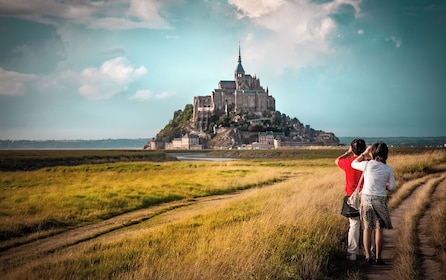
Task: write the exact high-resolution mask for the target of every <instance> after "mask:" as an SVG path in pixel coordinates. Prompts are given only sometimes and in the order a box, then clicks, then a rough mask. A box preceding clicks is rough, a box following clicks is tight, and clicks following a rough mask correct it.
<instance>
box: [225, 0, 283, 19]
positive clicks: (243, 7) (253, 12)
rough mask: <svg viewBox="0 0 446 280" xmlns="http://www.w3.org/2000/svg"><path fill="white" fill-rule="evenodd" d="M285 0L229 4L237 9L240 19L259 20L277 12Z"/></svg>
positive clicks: (244, 0)
mask: <svg viewBox="0 0 446 280" xmlns="http://www.w3.org/2000/svg"><path fill="white" fill-rule="evenodd" d="M283 2H284V0H257V1H252V0H228V3H229V4H231V5H234V6H235V7H237V9H238V11H239V12H240V14H239V17H244V16H246V17H249V18H259V17H261V16H264V15H266V14H269V13H271V12H274V11H275V10H277V9H278V8H279V7H280V6H281V5H282V4H283Z"/></svg>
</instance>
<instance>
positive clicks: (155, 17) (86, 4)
mask: <svg viewBox="0 0 446 280" xmlns="http://www.w3.org/2000/svg"><path fill="white" fill-rule="evenodd" d="M161 3H162V2H161V1H158V0H120V1H78V0H67V1H59V0H33V1H28V0H14V1H10V0H0V16H13V17H18V18H23V19H26V20H31V21H35V22H39V23H44V24H54V25H55V24H57V22H58V21H59V20H60V19H63V20H66V21H68V22H73V23H77V24H83V25H87V26H89V27H90V28H98V29H113V30H117V29H119V30H123V29H134V28H147V29H169V28H171V26H170V24H169V23H168V22H167V21H166V20H165V19H164V18H162V17H161V16H160V12H159V11H160V9H161V8H162V4H161Z"/></svg>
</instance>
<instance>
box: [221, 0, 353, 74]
mask: <svg viewBox="0 0 446 280" xmlns="http://www.w3.org/2000/svg"><path fill="white" fill-rule="evenodd" d="M251 2H252V1H247V0H230V1H229V3H230V4H232V5H234V6H235V7H236V8H237V10H238V13H239V16H240V17H245V18H247V19H249V20H250V21H251V22H252V23H253V25H252V27H251V28H252V30H251V32H250V33H249V35H248V36H247V37H246V38H245V42H243V43H244V44H245V46H246V48H247V49H249V50H250V54H249V55H246V56H245V58H247V59H249V60H254V61H258V63H259V64H260V63H262V62H264V63H265V65H263V67H262V66H261V65H256V66H257V67H259V68H274V69H275V70H278V71H281V70H283V69H285V68H299V67H300V66H304V65H308V64H310V62H311V61H312V60H314V59H317V58H318V57H319V55H320V54H321V53H327V52H330V51H332V48H331V46H330V39H331V38H332V37H333V36H335V35H336V34H335V32H336V29H337V25H336V22H335V20H334V19H333V17H332V16H333V14H335V13H336V12H337V11H338V10H339V9H340V8H341V7H344V8H345V7H346V6H349V7H351V10H353V11H354V13H355V14H354V16H359V15H360V10H359V2H360V0H337V1H332V2H328V3H314V2H312V1H308V0H298V1H273V0H271V1H267V0H264V1H261V2H260V3H259V4H258V3H257V2H255V4H254V2H252V3H251ZM266 57H268V58H269V59H266V60H265V58H266ZM276 72H277V71H276Z"/></svg>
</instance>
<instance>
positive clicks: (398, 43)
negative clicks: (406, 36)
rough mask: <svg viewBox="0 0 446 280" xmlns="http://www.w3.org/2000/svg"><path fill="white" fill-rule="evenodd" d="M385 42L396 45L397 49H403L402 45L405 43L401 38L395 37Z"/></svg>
mask: <svg viewBox="0 0 446 280" xmlns="http://www.w3.org/2000/svg"><path fill="white" fill-rule="evenodd" d="M385 40H386V41H387V42H392V43H393V44H394V45H395V47H397V48H399V47H401V45H402V44H403V41H402V40H401V39H400V38H397V37H395V36H390V37H387V38H385Z"/></svg>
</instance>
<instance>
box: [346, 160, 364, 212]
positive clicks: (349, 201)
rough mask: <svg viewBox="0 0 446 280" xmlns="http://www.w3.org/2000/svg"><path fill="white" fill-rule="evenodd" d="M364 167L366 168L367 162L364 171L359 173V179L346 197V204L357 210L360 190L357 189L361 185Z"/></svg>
mask: <svg viewBox="0 0 446 280" xmlns="http://www.w3.org/2000/svg"><path fill="white" fill-rule="evenodd" d="M366 169H367V164H366V165H365V168H364V171H363V172H362V174H361V179H359V182H358V185H357V186H356V189H355V191H354V192H353V193H352V195H351V196H350V197H349V198H348V199H347V204H348V205H350V206H351V207H352V208H355V209H356V210H359V207H360V206H361V192H360V191H359V188H360V186H361V183H362V180H363V179H364V173H365V170H366Z"/></svg>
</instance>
